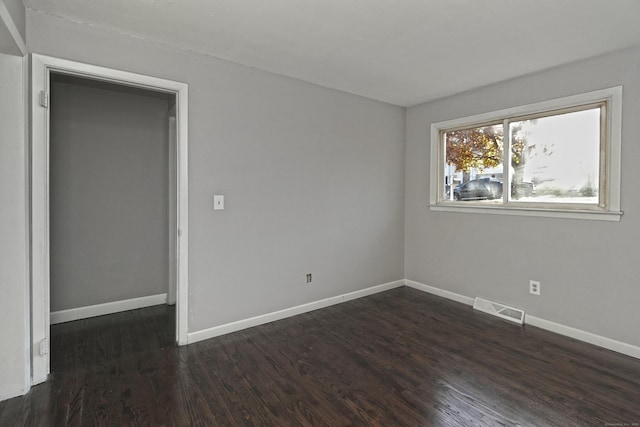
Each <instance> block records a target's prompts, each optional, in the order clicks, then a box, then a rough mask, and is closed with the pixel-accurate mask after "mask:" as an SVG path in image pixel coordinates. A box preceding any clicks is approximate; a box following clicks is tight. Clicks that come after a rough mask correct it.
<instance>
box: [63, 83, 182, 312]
mask: <svg viewBox="0 0 640 427" xmlns="http://www.w3.org/2000/svg"><path fill="white" fill-rule="evenodd" d="M169 108H170V100H169V97H168V95H166V94H156V93H153V92H149V91H143V90H139V89H133V88H127V87H123V86H115V85H111V84H106V83H96V82H88V81H87V80H84V79H79V78H71V77H67V76H60V75H57V76H56V75H54V76H53V77H52V84H51V109H50V114H51V143H50V165H51V171H50V194H51V226H50V230H51V311H58V310H65V309H70V308H78V307H85V306H89V305H94V304H102V303H106V302H113V301H120V300H126V299H130V298H138V297H143V296H149V295H157V294H162V293H166V292H167V286H168V271H169V270H168V254H169V248H168V242H169V241H168V238H169V237H168V233H169V224H168V207H169V200H168V183H169V177H168V144H169V136H168V127H169V116H168V113H169Z"/></svg>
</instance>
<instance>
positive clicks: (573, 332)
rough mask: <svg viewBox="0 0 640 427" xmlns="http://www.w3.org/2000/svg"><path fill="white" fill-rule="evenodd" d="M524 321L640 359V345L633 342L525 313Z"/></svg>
mask: <svg viewBox="0 0 640 427" xmlns="http://www.w3.org/2000/svg"><path fill="white" fill-rule="evenodd" d="M524 322H525V324H528V325H531V326H535V327H538V328H540V329H545V330H547V331H550V332H555V333H556V334H560V335H564V336H567V337H570V338H575V339H577V340H578V341H584V342H588V343H589V344H593V345H597V346H598V347H603V348H606V349H607V350H612V351H615V352H618V353H622V354H626V355H627V356H631V357H635V358H636V359H640V347H636V346H634V345H631V344H627V343H624V342H621V341H616V340H613V339H611V338H606V337H603V336H600V335H596V334H592V333H591V332H586V331H583V330H580V329H576V328H572V327H571V326H566V325H562V324H560V323H556V322H552V321H550V320H545V319H541V318H539V317H535V316H530V315H528V314H526V315H525V320H524Z"/></svg>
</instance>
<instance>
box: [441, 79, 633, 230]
mask: <svg viewBox="0 0 640 427" xmlns="http://www.w3.org/2000/svg"><path fill="white" fill-rule="evenodd" d="M599 103H606V118H605V119H606V123H604V124H603V125H604V126H603V132H602V133H603V135H602V136H603V138H604V144H602V145H601V151H600V170H601V173H602V174H603V176H602V177H601V180H600V191H601V192H603V194H604V198H603V199H604V200H601V201H600V203H599V205H578V204H569V203H565V204H557V205H556V204H549V203H523V202H509V201H508V200H507V197H505V199H504V200H503V203H502V204H491V205H489V204H481V203H473V202H465V203H460V202H453V201H450V200H446V199H445V198H444V195H443V194H442V193H443V191H442V190H441V189H443V188H444V175H445V173H444V167H445V152H444V141H443V138H442V135H443V132H445V131H447V130H452V129H456V128H457V129H460V128H471V127H476V126H483V125H486V124H487V123H496V122H506V121H507V120H510V121H517V120H518V118H519V117H526V116H535V115H544V114H545V113H548V114H549V115H553V113H554V112H557V111H558V110H570V109H575V108H577V107H581V106H585V105H594V104H599ZM508 130H509V129H508V128H505V130H504V132H505V135H508ZM507 139H508V137H505V140H507ZM621 145H622V86H616V87H612V88H607V89H602V90H596V91H593V92H588V93H582V94H578V95H572V96H567V97H563V98H557V99H553V100H549V101H543V102H537V103H535V104H528V105H523V106H519V107H513V108H507V109H503V110H498V111H492V112H489V113H483V114H478V115H474V116H470V117H463V118H459V119H454V120H447V121H443V122H437V123H432V124H431V165H430V166H431V171H430V198H429V202H430V206H429V207H430V210H432V211H447V212H467V213H488V214H502V215H505V214H506V215H525V216H539V217H554V218H573V219H592V220H604V221H620V217H621V216H622V212H621V211H620V161H621ZM504 149H505V152H507V153H508V150H509V147H508V142H507V143H505V148H504ZM505 158H508V156H507V157H505ZM510 179H511V178H510V176H509V174H508V173H507V174H505V180H506V181H505V185H506V188H509V185H510ZM505 194H508V192H505Z"/></svg>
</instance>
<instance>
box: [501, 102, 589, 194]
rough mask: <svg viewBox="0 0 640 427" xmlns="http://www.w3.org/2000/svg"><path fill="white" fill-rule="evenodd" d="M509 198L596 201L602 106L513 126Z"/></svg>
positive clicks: (511, 126) (521, 122) (511, 128)
mask: <svg viewBox="0 0 640 427" xmlns="http://www.w3.org/2000/svg"><path fill="white" fill-rule="evenodd" d="M509 127H510V134H511V165H510V168H509V172H510V174H511V194H510V200H512V201H520V202H538V203H588V204H597V203H598V192H599V180H600V177H599V171H600V164H599V153H600V108H593V109H589V110H583V111H576V112H572V113H565V114H558V115H553V116H547V117H541V118H537V119H532V120H523V121H518V122H511V123H510V125H509Z"/></svg>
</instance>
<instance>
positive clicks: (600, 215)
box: [429, 203, 622, 221]
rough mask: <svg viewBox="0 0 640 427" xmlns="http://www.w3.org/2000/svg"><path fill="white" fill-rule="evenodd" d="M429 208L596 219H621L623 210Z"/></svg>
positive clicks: (438, 206)
mask: <svg viewBox="0 0 640 427" xmlns="http://www.w3.org/2000/svg"><path fill="white" fill-rule="evenodd" d="M429 209H430V210H432V211H437V212H458V213H473V214H493V215H516V216H533V217H543V218H566V219H586V220H594V221H620V218H621V217H622V212H611V211H596V210H579V209H576V210H572V209H550V208H532V207H511V206H508V207H505V206H479V205H472V206H459V205H453V204H444V203H443V204H431V205H429Z"/></svg>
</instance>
